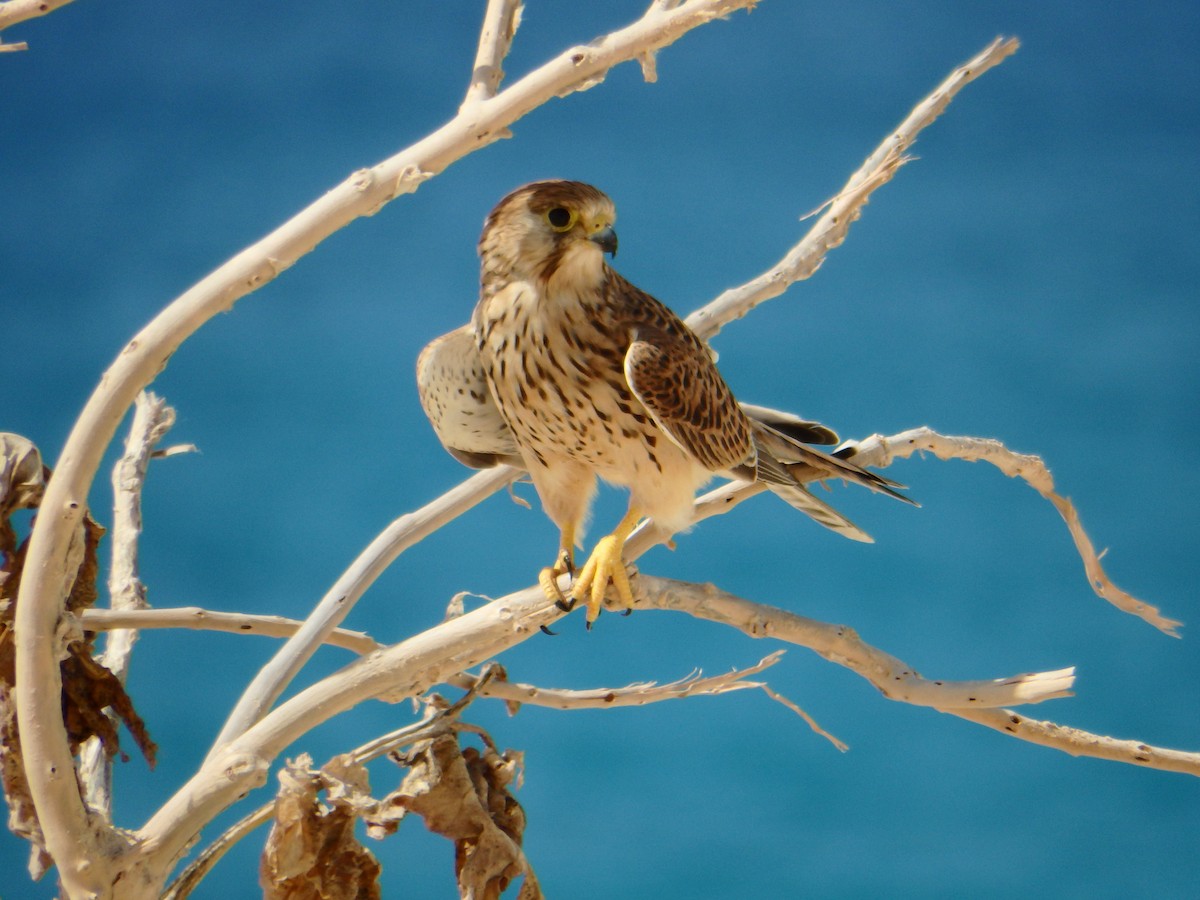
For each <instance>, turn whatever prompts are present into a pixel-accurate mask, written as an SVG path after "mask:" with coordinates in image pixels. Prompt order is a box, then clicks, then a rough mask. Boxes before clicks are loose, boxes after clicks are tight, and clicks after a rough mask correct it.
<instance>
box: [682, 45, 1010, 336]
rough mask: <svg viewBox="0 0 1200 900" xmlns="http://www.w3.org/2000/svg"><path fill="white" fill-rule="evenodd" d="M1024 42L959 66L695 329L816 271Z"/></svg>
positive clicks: (704, 332)
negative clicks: (924, 140) (945, 121)
mask: <svg viewBox="0 0 1200 900" xmlns="http://www.w3.org/2000/svg"><path fill="white" fill-rule="evenodd" d="M1019 47H1020V42H1018V41H1017V40H1016V39H1015V38H1008V39H1005V38H996V40H995V41H993V42H992V43H991V44H990V45H989V46H988V47H986V48H985V49H984V50H983V51H981V52H980V53H979V54H978V55H977V56H975V57H974V58H973V59H971V60H969V61H968V62H966V63H963V65H961V66H959V67H958V68H957V69H955V70H954V71H953V72H952V73H951V74H950V76H949V77H948V78H946V80H945V81H943V82H942V83H941V84H940V85H938V87H937V88H936V89H935V90H934V91H933V93H932V94H930V95H929V96H928V97H926V98H925V99H924V100H922V101H921V102H920V103H919V104H917V106H916V107H915V108H914V109H913V111H912V112H911V113H909V114H908V117H907V118H905V120H904V121H903V122H901V123H900V125H899V126H897V127H896V129H895V131H893V132H892V133H891V134H890V135H889V136H888V137H887V138H886V139H885V140H884V141H883V143H882V144H880V145H879V147H877V148H876V149H875V151H874V152H873V153H872V154H871V155H870V156H868V157H867V159H866V162H864V163H863V164H862V166H861V167H860V168H859V170H858V171H857V172H855V173H854V174H853V175H851V176H850V180H849V181H847V182H846V184H845V185H844V186H843V187H842V189H841V191H839V192H838V194H837V196H836V197H834V198H833V199H832V200H831V201H829V204H828V208H827V209H826V210H825V212H824V214H823V215H821V216H820V218H818V219H817V221H816V223H815V224H814V225H813V227H812V228H811V229H809V232H808V234H806V235H805V236H804V238H803V240H801V241H800V243H798V244H797V245H796V246H795V247H793V248H792V250H791V251H790V252H789V253H788V254H787V255H786V256H785V257H784V258H783V259H782V260H780V261H779V262H778V263H776V264H775V265H774V266H772V267H771V268H770V269H768V270H767V271H766V272H764V273H763V274H761V275H759V276H758V277H757V278H755V279H752V280H751V281H748V282H747V283H746V284H743V285H741V286H740V287H736V288H731V289H730V290H728V291H725V293H723V294H721V296H719V297H718V298H717V299H716V300H714V301H712V302H711V303H709V304H708V305H707V306H705V307H703V308H702V309H699V310H697V311H696V312H694V313H692V314H691V315H690V316H688V319H687V323H688V325H689V326H691V328H692V330H693V331H695V332H696V333H697V334H699V335H700V336H701V337H703V338H705V339H710V338H712V337H713V336H714V335H715V334H717V332H719V331H720V330H721V328H722V326H724V325H725V324H727V323H729V322H731V321H732V320H734V319H739V318H741V317H742V316H744V315H745V314H746V313H748V312H749V311H750V310H751V309H753V308H754V307H755V306H758V304H760V303H763V302H764V301H767V300H770V299H772V298H773V297H778V296H779V295H780V294H782V293H783V292H784V291H785V290H787V288H788V287H789V286H790V285H792V284H794V283H795V282H797V281H801V280H803V279H805V278H808V277H809V276H811V275H812V274H813V273H814V272H816V271H817V269H818V268H820V266H821V263H822V262H823V261H824V259H825V254H826V253H828V252H829V251H830V250H832V249H833V248H834V247H838V246H840V245H841V243H842V241H844V240H845V239H846V234H847V232H849V230H850V226H851V224H853V223H854V222H855V221H857V219H858V217H859V216H860V215H862V209H863V207H864V206H866V204H867V200H868V198H869V197H870V195H871V193H872V192H873V191H875V189H876V188H878V187H881V186H882V185H884V184H886V183H887V182H889V181H890V180H891V179H892V176H893V175H895V174H896V170H897V169H899V168H900V166H902V165H903V164H904V163H905V162H907V161H908V158H907V157H906V156H905V155H904V154H905V152H906V151H907V150H908V148H909V147H911V146H912V144H913V142H914V141H916V139H917V135H918V134H919V133H920V132H921V131H922V130H923V129H924V128H925V127H926V126H927V125H931V124H932V123H933V121H934V120H935V119H937V117H938V116H940V115H941V114H942V112H943V111H944V110H945V108H946V107H947V106H948V105H949V103H950V101H951V100H953V99H954V96H955V95H956V94H957V93H958V92H959V91H960V90H961V89H962V88H963V87H964V86H965V85H967V84H968V83H969V82H971V81H973V80H974V79H976V78H978V77H979V76H980V75H982V74H983V73H984V72H986V71H988V70H989V69H991V68H992V67H994V66H997V65H999V64H1000V63H1002V62H1003V61H1004V60H1005V59H1007V58H1008V57H1009V56H1011V55H1012V54H1013V53H1016V52H1017V49H1018V48H1019Z"/></svg>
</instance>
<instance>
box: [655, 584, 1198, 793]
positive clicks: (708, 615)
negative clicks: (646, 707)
mask: <svg viewBox="0 0 1200 900" xmlns="http://www.w3.org/2000/svg"><path fill="white" fill-rule="evenodd" d="M639 592H640V595H639V598H638V605H639V606H642V605H644V606H646V607H650V608H655V609H673V610H678V611H680V612H686V613H688V614H689V615H693V616H696V617H697V618H700V619H707V620H709V621H713V622H719V623H721V624H726V625H732V626H734V627H735V628H738V629H740V630H741V631H743V632H745V633H746V634H748V635H750V636H751V637H774V638H779V639H781V640H786V641H789V642H791V643H795V644H799V645H801V646H804V647H808V648H809V649H811V650H813V651H814V652H816V653H818V654H820V655H821V656H823V657H825V658H826V659H828V660H830V661H831V662H835V663H837V664H838V665H840V666H844V667H845V668H847V669H850V670H851V671H852V672H854V673H856V674H858V675H861V676H862V677H864V678H866V679H867V680H868V681H870V682H871V683H872V684H874V685H875V686H876V687H877V688H878V689H879V691H880V692H881V693H882V694H883V695H884V696H885V697H887V698H889V699H891V700H900V701H903V702H906V703H916V704H918V705H925V706H930V707H932V708H934V709H937V710H938V711H939V712H944V713H946V714H948V715H952V716H958V717H959V718H961V719H966V720H967V721H970V722H975V723H977V724H979V725H986V726H987V727H988V728H994V729H996V730H997V731H1000V732H1002V733H1004V734H1007V735H1009V736H1010V737H1015V738H1019V739H1020V740H1023V741H1029V742H1030V743H1034V744H1040V745H1042V746H1044V747H1050V748H1052V749H1055V750H1061V751H1062V752H1064V753H1069V754H1070V755H1072V756H1090V757H1094V758H1096V759H1107V760H1112V761H1115V762H1123V763H1128V764H1130V765H1136V766H1145V767H1147V768H1151V769H1161V770H1163V771H1167V772H1180V773H1183V774H1186V775H1194V776H1200V753H1194V752H1189V751H1184V750H1171V749H1167V748H1163V747H1153V746H1151V745H1149V744H1146V743H1143V742H1141V741H1127V740H1119V739H1117V738H1111V737H1104V736H1102V735H1097V734H1091V733H1090V732H1087V731H1082V730H1080V729H1078V728H1069V727H1067V726H1063V725H1056V724H1055V723H1053V722H1042V721H1038V720H1036V719H1027V718H1025V717H1024V716H1021V715H1019V714H1017V713H1014V712H1013V711H1012V710H1009V709H984V708H980V707H983V706H986V705H990V704H992V703H995V702H996V701H999V700H1001V699H1002V697H1003V696H1004V694H1005V693H1009V692H1011V694H1012V696H1014V697H1015V698H1016V699H1014V700H1012V701H1008V702H1011V703H1014V704H1015V703H1038V702H1041V701H1042V700H1050V699H1054V698H1056V697H1065V696H1069V692H1068V691H1067V690H1066V689H1067V688H1068V687H1070V685H1071V682H1072V681H1073V676H1072V675H1071V672H1072V671H1073V670H1072V669H1060V670H1059V671H1057V672H1044V673H1038V674H1034V675H1020V676H1017V677H1016V678H1013V679H1000V680H997V681H994V682H957V683H955V682H928V681H925V679H922V678H921V677H920V676H919V675H917V673H916V672H915V671H914V670H913V669H912V667H911V666H908V665H906V664H905V663H903V662H901V661H900V660H898V659H895V658H894V657H891V656H888V655H887V654H885V653H882V652H881V651H879V650H876V649H875V648H874V647H871V646H870V645H868V644H866V643H864V642H863V641H862V640H861V639H860V638H859V637H858V635H856V634H854V632H853V631H851V630H850V629H848V628H845V627H844V626H841V625H827V624H825V623H823V622H815V621H813V620H812V619H805V618H804V617H803V616H797V615H795V614H793V613H790V612H787V611H785V610H782V609H777V608H776V607H773V606H765V605H763V604H760V603H753V602H751V601H749V600H743V599H741V598H740V597H735V596H734V595H732V594H729V593H726V592H725V591H722V590H720V589H719V588H716V587H714V586H713V585H710V584H708V585H700V584H690V583H688V582H682V581H673V580H671V579H667V578H651V577H647V576H645V575H643V576H641V577H640V579H639ZM914 685H915V686H917V687H919V690H918V691H917V692H916V693H914V692H913V690H912V688H913V686H914ZM963 688H966V689H967V690H968V691H969V692H970V693H969V695H965V694H964V693H963V691H962V689H963ZM976 691H979V693H976ZM983 691H989V694H987V695H985V694H984V693H983ZM964 701H965V702H964ZM985 701H986V702H985Z"/></svg>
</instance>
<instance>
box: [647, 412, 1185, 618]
mask: <svg viewBox="0 0 1200 900" xmlns="http://www.w3.org/2000/svg"><path fill="white" fill-rule="evenodd" d="M847 445H851V446H854V447H855V448H856V452H855V454H854V457H853V459H854V461H855V462H856V463H857V464H859V465H861V466H870V467H872V468H877V469H881V468H886V467H887V466H889V465H891V464H892V462H893V461H895V460H896V459H907V458H908V457H909V456H912V455H913V454H914V453H918V452H929V453H932V454H934V455H935V456H936V457H938V458H939V459H942V460H951V459H961V460H965V461H967V462H987V463H990V464H991V465H993V466H995V467H996V468H997V469H999V470H1000V471H1001V472H1003V473H1004V474H1005V475H1007V476H1008V477H1010V478H1020V479H1021V480H1022V481H1024V482H1025V483H1026V484H1028V485H1029V486H1030V487H1032V488H1033V489H1034V490H1036V491H1037V492H1038V493H1039V494H1041V495H1042V496H1043V497H1045V498H1046V499H1047V500H1049V501H1050V503H1051V504H1053V505H1054V508H1055V509H1056V510H1058V512H1059V515H1061V516H1062V518H1063V521H1064V522H1065V523H1066V525H1067V529H1068V530H1069V531H1070V534H1071V539H1072V540H1073V541H1074V542H1075V549H1076V550H1077V551H1078V553H1079V557H1080V560H1081V561H1082V562H1083V566H1084V572H1085V574H1086V575H1087V578H1088V583H1089V584H1090V585H1091V587H1092V590H1093V591H1095V593H1096V595H1097V596H1099V597H1101V598H1103V599H1104V600H1107V601H1108V602H1109V603H1111V604H1112V605H1113V606H1115V607H1117V609H1119V610H1121V611H1122V612H1127V613H1129V614H1130V615H1134V616H1137V617H1138V618H1140V619H1142V620H1144V621H1146V622H1149V623H1150V624H1151V625H1153V626H1154V627H1155V628H1158V629H1159V630H1160V631H1162V632H1163V633H1164V634H1168V635H1170V636H1171V637H1179V633H1178V631H1177V630H1176V629H1178V628H1179V627H1181V626H1182V623H1181V622H1178V621H1176V620H1175V619H1170V618H1167V617H1166V616H1164V615H1163V614H1162V613H1161V612H1160V611H1159V609H1158V608H1157V607H1156V606H1152V605H1151V604H1149V603H1146V602H1145V601H1143V600H1139V599H1137V598H1136V597H1134V596H1132V595H1131V594H1129V593H1127V592H1126V591H1123V590H1122V589H1121V588H1119V587H1117V585H1116V584H1114V583H1113V581H1112V579H1111V578H1110V577H1109V576H1108V573H1107V572H1105V571H1104V567H1103V566H1102V565H1101V564H1100V554H1098V553H1097V552H1096V550H1095V546H1094V545H1093V544H1092V541H1091V538H1089V537H1088V535H1087V532H1086V531H1085V530H1084V528H1083V523H1082V522H1081V521H1080V519H1079V513H1078V512H1077V511H1076V510H1075V507H1074V505H1073V504H1072V503H1071V501H1070V500H1069V499H1067V498H1066V497H1063V496H1061V495H1059V494H1058V493H1056V492H1055V490H1054V479H1053V477H1052V476H1051V474H1050V470H1049V469H1048V468H1047V467H1046V464H1045V463H1044V462H1043V461H1042V459H1041V457H1038V456H1034V455H1032V454H1027V453H1016V452H1014V451H1012V450H1009V449H1008V448H1007V447H1005V446H1004V444H1002V443H1001V442H1000V441H997V440H995V439H993V438H978V437H967V436H963V435H944V434H939V433H938V432H936V431H934V430H933V429H931V428H928V427H927V426H921V427H920V428H913V429H910V430H908V431H902V432H899V433H898V434H893V435H888V436H884V435H879V434H875V435H871V436H870V437H868V438H866V439H864V440H862V441H848V442H847ZM764 490H765V488H764V487H763V485H761V484H758V483H748V482H744V481H731V482H727V483H726V484H722V485H720V486H719V487H717V488H714V489H713V490H711V491H709V492H708V493H706V494H704V495H703V496H701V497H699V498H697V500H696V503H695V507H694V509H693V512H692V522H693V523H696V522H700V521H703V520H704V519H707V518H709V517H711V516H717V515H721V514H722V513H726V512H728V511H729V510H731V509H733V508H734V507H735V506H737V505H738V504H740V503H743V502H744V501H746V500H749V499H750V498H751V497H753V496H755V495H757V494H760V493H762V492H763V491H764ZM670 538H671V534H670V533H669V532H667V531H665V530H664V529H662V528H659V527H658V526H657V525H656V524H655V523H654V522H653V521H652V520H647V521H645V522H643V523H642V524H641V525H640V526H639V528H638V530H637V531H635V532H634V533H633V534H632V535H630V538H629V542H628V543H627V544H626V555H627V556H628V557H629V558H630V559H633V558H636V557H637V556H640V555H641V554H642V553H644V552H645V551H646V550H648V549H649V548H650V547H653V546H654V545H655V544H661V543H663V542H665V541H667V540H669V539H670Z"/></svg>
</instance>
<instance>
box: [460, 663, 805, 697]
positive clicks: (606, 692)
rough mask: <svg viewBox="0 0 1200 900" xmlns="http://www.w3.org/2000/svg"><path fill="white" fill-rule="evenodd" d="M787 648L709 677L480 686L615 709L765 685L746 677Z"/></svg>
mask: <svg viewBox="0 0 1200 900" xmlns="http://www.w3.org/2000/svg"><path fill="white" fill-rule="evenodd" d="M783 652H784V651H782V650H777V651H775V652H774V653H772V654H770V655H769V656H766V657H764V658H763V659H762V660H760V661H759V662H758V663H757V664H756V665H753V666H750V667H749V668H745V669H736V670H734V671H732V672H725V673H723V674H721V675H713V676H710V677H708V678H702V677H701V676H700V673H699V672H698V671H697V672H693V673H691V674H690V675H688V676H686V677H684V678H681V679H679V680H678V681H672V682H670V683H668V684H656V683H655V682H642V683H638V684H630V685H626V686H625V687H622V688H592V689H589V690H565V689H561V688H540V687H536V686H535V685H532V684H520V683H518V682H513V681H505V680H501V679H493V680H492V681H491V683H490V684H487V685H486V686H484V687H480V688H478V691H479V696H481V697H491V698H495V699H499V700H505V701H507V702H509V703H528V704H531V705H533V706H546V707H549V708H551V709H563V710H571V709H612V708H615V707H620V706H645V705H646V704H648V703H658V702H660V701H663V700H682V699H684V698H686V697H696V696H701V695H716V694H725V693H728V692H729V691H743V690H747V689H757V688H762V687H763V686H764V685H763V684H762V683H761V682H757V681H744V680H743V679H745V678H748V677H749V676H751V675H757V674H758V673H759V672H762V671H763V670H764V669H767V668H770V667H771V666H773V665H775V663H777V662H779V660H780V658H781V657H782V656H783ZM479 682H480V676H478V675H472V674H471V673H470V672H459V673H457V674H455V675H452V676H451V677H450V678H448V679H447V683H449V684H452V685H454V686H455V687H459V688H466V689H470V688H475V687H476V686H477V685H478V684H479Z"/></svg>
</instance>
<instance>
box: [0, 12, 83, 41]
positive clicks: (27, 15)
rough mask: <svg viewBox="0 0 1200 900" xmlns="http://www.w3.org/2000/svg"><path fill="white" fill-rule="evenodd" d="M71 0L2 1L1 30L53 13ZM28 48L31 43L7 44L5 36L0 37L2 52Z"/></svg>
mask: <svg viewBox="0 0 1200 900" xmlns="http://www.w3.org/2000/svg"><path fill="white" fill-rule="evenodd" d="M70 2H71V0H5V2H4V3H0V31H4V29H5V28H11V27H12V26H13V25H16V24H17V23H18V22H24V21H26V20H27V19H36V18H38V16H44V15H47V14H48V13H52V12H54V10H56V9H58V8H59V7H60V6H66V5H67V4H68V3H70ZM27 49H29V45H28V44H26V43H25V42H24V41H21V42H20V43H14V44H5V43H4V42H3V38H0V53H11V52H13V51H15V50H27Z"/></svg>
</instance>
